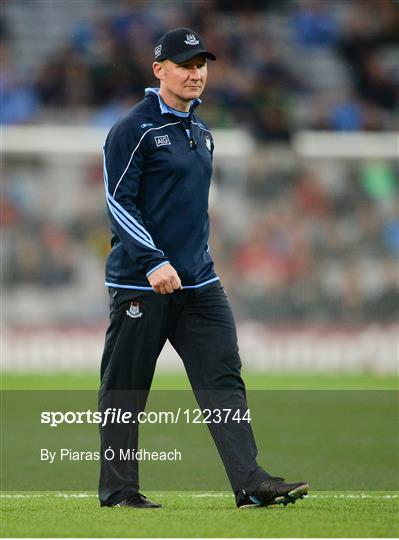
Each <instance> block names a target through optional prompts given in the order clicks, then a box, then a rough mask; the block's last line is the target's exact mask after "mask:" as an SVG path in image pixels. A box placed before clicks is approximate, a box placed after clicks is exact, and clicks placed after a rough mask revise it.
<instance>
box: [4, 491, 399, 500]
mask: <svg viewBox="0 0 399 540" xmlns="http://www.w3.org/2000/svg"><path fill="white" fill-rule="evenodd" d="M158 496H164V494H163V493H161V494H158ZM43 497H56V498H61V499H91V498H97V497H98V495H97V494H96V493H62V492H61V493H31V494H25V493H1V494H0V498H1V499H33V498H35V499H38V498H43ZM178 497H184V498H188V497H193V498H229V499H230V498H232V497H233V495H232V494H229V493H218V492H213V493H178ZM398 497H399V495H398V494H395V495H388V494H386V495H383V494H380V495H371V494H369V493H336V494H321V493H310V495H309V496H308V497H305V498H304V500H306V499H308V500H309V499H387V500H388V499H397V498H398Z"/></svg>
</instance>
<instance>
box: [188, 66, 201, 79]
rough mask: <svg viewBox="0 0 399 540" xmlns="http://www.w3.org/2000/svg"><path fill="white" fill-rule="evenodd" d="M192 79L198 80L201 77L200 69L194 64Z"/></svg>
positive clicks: (191, 73)
mask: <svg viewBox="0 0 399 540" xmlns="http://www.w3.org/2000/svg"><path fill="white" fill-rule="evenodd" d="M190 77H191V79H194V80H198V79H200V78H201V76H200V71H199V69H198V68H197V67H195V66H193V68H192V70H191V72H190Z"/></svg>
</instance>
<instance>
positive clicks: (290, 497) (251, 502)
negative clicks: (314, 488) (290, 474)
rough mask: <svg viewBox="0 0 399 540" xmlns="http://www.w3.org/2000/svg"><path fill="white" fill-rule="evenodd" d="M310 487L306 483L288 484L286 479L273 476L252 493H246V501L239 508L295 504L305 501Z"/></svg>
mask: <svg viewBox="0 0 399 540" xmlns="http://www.w3.org/2000/svg"><path fill="white" fill-rule="evenodd" d="M308 491H309V485H308V484H306V483H305V482H294V483H291V484H287V483H286V482H284V478H279V477H278V476H274V477H273V476H271V477H269V478H266V480H264V481H263V482H262V483H261V484H260V486H259V487H258V489H256V490H255V491H254V492H252V493H250V494H249V493H246V499H244V500H243V501H241V503H240V504H239V508H248V507H259V506H270V505H271V504H283V505H284V506H287V504H288V503H295V501H296V500H297V499H303V498H304V497H305V495H307V494H308Z"/></svg>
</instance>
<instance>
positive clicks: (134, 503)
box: [112, 493, 162, 508]
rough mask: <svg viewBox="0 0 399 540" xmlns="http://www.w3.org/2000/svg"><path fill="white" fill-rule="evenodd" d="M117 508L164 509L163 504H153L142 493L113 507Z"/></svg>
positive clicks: (131, 496)
mask: <svg viewBox="0 0 399 540" xmlns="http://www.w3.org/2000/svg"><path fill="white" fill-rule="evenodd" d="M117 506H128V507H129V508H162V504H158V503H154V502H151V501H150V500H149V499H147V497H145V496H144V495H142V494H141V493H134V494H133V495H129V497H128V498H127V499H125V500H124V501H121V502H120V503H117V504H113V505H112V507H113V508H115V507H117Z"/></svg>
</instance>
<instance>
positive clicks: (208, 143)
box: [205, 135, 212, 152]
mask: <svg viewBox="0 0 399 540" xmlns="http://www.w3.org/2000/svg"><path fill="white" fill-rule="evenodd" d="M205 144H206V147H207V148H208V150H209V152H210V151H211V150H212V140H211V138H210V137H209V135H205Z"/></svg>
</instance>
